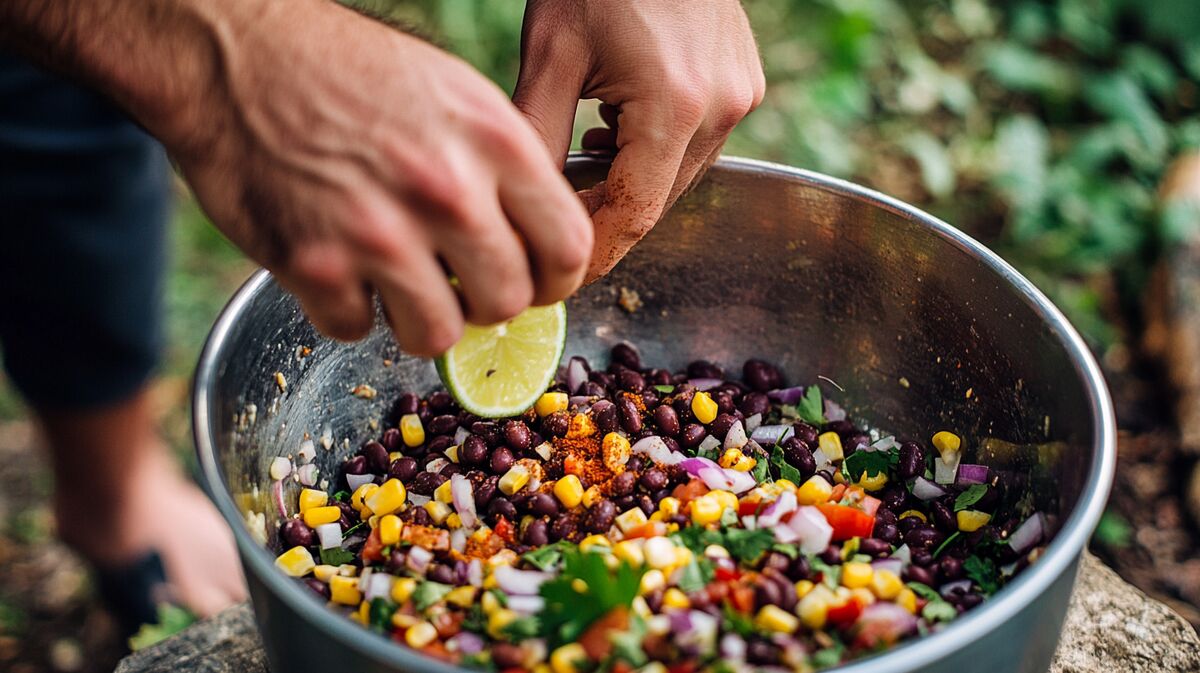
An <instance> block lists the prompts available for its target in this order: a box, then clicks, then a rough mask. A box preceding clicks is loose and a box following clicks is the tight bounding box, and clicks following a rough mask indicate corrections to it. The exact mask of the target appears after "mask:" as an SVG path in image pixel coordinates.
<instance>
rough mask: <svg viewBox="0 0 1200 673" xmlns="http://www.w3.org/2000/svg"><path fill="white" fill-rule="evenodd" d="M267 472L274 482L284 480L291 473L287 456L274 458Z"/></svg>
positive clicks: (290, 464)
mask: <svg viewBox="0 0 1200 673" xmlns="http://www.w3.org/2000/svg"><path fill="white" fill-rule="evenodd" d="M267 472H268V473H270V475H271V478H272V479H274V480H276V481H279V480H282V479H286V478H287V476H288V475H289V474H291V473H292V461H290V460H288V458H287V456H275V459H274V460H272V461H271V466H270V468H269V469H268V470H267Z"/></svg>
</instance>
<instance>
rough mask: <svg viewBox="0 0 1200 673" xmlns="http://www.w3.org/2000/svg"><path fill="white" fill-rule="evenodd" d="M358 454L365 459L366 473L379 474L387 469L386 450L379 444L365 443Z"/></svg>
mask: <svg viewBox="0 0 1200 673" xmlns="http://www.w3.org/2000/svg"><path fill="white" fill-rule="evenodd" d="M358 454H359V455H360V456H362V457H363V458H366V459H367V472H371V473H374V474H380V473H383V472H387V469H388V462H389V460H388V450H387V449H385V448H383V444H380V443H379V442H367V443H366V444H363V447H362V448H361V449H359V450H358Z"/></svg>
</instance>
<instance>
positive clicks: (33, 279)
mask: <svg viewBox="0 0 1200 673" xmlns="http://www.w3.org/2000/svg"><path fill="white" fill-rule="evenodd" d="M170 179H171V178H170V168H169V165H168V163H167V159H166V155H165V154H164V152H163V150H162V148H161V147H160V146H159V145H158V144H157V143H156V142H155V141H154V140H153V139H151V138H150V137H149V136H148V135H146V134H145V133H144V132H142V131H141V130H140V129H138V128H137V127H136V126H135V125H133V124H132V123H130V122H129V121H128V120H127V119H126V118H125V116H124V115H122V114H121V113H120V112H119V111H118V110H117V109H115V108H114V107H113V106H112V105H111V104H110V103H108V102H107V101H106V100H104V99H103V98H102V97H100V96H98V95H96V94H95V93H92V92H90V91H87V90H85V89H82V88H79V87H76V86H73V85H71V84H68V83H67V82H65V81H63V80H61V79H59V78H57V77H54V76H51V75H49V74H46V73H44V72H42V71H39V70H37V69H35V68H33V67H31V66H28V65H26V64H24V63H22V62H20V61H18V60H16V59H13V58H12V57H9V56H7V55H4V54H0V357H2V359H3V363H4V366H5V368H6V369H7V371H8V374H9V376H10V377H11V379H12V381H13V382H14V383H15V384H16V386H17V388H19V389H20V391H21V392H22V394H24V395H25V397H26V399H27V400H28V401H29V402H30V404H32V405H33V406H35V407H37V408H38V409H41V410H47V411H49V410H63V411H67V410H90V409H96V408H100V407H104V406H107V405H111V404H113V403H117V402H120V401H122V400H124V399H126V398H128V397H129V396H130V395H132V394H133V393H135V392H136V391H138V390H139V389H140V388H141V386H143V385H144V384H145V382H146V381H147V379H148V378H149V377H150V375H151V374H152V372H153V371H154V369H155V367H156V365H157V362H158V356H159V350H160V347H161V345H162V340H163V337H162V333H163V326H162V286H163V270H164V253H165V231H166V230H165V225H166V222H167V219H168V217H169V214H170V205H171V199H170V185H171V182H170Z"/></svg>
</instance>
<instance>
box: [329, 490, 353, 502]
mask: <svg viewBox="0 0 1200 673" xmlns="http://www.w3.org/2000/svg"><path fill="white" fill-rule="evenodd" d="M333 499H334V500H337V501H338V502H349V501H350V491H346V490H341V491H338V492H337V493H334V494H333Z"/></svg>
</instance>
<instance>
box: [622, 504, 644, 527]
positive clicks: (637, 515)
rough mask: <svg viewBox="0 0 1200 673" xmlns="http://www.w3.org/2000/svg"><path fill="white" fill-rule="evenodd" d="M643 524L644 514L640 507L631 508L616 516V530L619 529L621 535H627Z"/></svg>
mask: <svg viewBox="0 0 1200 673" xmlns="http://www.w3.org/2000/svg"><path fill="white" fill-rule="evenodd" d="M644 523H646V513H645V512H643V511H642V509H641V508H640V507H631V508H630V509H628V510H626V511H624V512H621V513H620V514H618V515H617V528H620V529H621V532H622V533H628V532H629V531H631V530H633V529H634V528H637V527H638V526H641V525H642V524H644Z"/></svg>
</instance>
